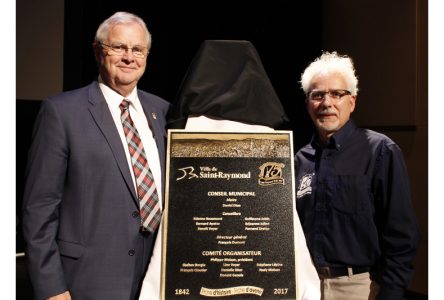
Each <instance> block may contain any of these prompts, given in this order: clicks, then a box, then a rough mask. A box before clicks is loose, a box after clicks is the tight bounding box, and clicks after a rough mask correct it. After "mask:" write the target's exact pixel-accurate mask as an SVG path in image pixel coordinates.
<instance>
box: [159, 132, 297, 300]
mask: <svg viewBox="0 0 444 300" xmlns="http://www.w3.org/2000/svg"><path fill="white" fill-rule="evenodd" d="M167 155H168V157H167V183H166V195H165V212H164V213H165V215H164V226H163V230H164V231H163V252H162V299H208V298H218V299H225V298H227V299H256V298H257V299H296V294H297V284H296V280H297V276H296V266H295V261H296V259H295V257H296V253H295V247H294V245H295V234H294V232H295V230H294V214H295V211H296V210H295V201H294V182H293V172H294V171H293V148H292V133H291V132H290V131H274V132H269V133H206V132H205V133H204V132H190V131H184V130H169V132H168V149H167Z"/></svg>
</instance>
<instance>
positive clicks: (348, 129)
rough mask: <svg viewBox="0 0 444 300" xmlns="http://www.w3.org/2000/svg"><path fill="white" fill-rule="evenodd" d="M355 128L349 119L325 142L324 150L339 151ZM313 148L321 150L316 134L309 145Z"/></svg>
mask: <svg viewBox="0 0 444 300" xmlns="http://www.w3.org/2000/svg"><path fill="white" fill-rule="evenodd" d="M356 128H357V126H356V124H355V123H354V122H353V121H352V120H351V119H350V120H348V121H347V123H345V124H344V126H342V128H341V129H339V130H338V131H337V132H335V133H334V134H333V135H332V136H331V137H330V138H329V139H328V142H327V146H325V148H335V149H336V150H340V149H341V147H342V145H344V144H345V142H346V141H347V139H348V137H349V136H350V135H351V134H352V132H353V131H355V130H356ZM310 144H311V145H312V147H313V148H322V147H321V143H320V142H319V135H318V133H317V132H316V133H315V134H314V135H313V137H312V139H311V143H310Z"/></svg>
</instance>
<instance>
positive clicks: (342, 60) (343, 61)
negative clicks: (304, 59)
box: [300, 51, 358, 96]
mask: <svg viewBox="0 0 444 300" xmlns="http://www.w3.org/2000/svg"><path fill="white" fill-rule="evenodd" d="M321 73H339V74H340V75H342V77H343V78H344V79H345V81H346V83H347V88H348V90H349V91H350V92H351V94H352V96H356V95H357V94H358V78H357V77H356V75H355V67H354V66H353V61H352V59H351V58H350V57H348V56H347V55H338V53H336V51H334V52H331V53H330V52H323V53H322V55H321V56H320V57H318V58H316V59H315V60H314V61H313V62H312V63H311V64H310V65H309V66H308V67H307V68H306V69H305V70H304V73H302V75H301V81H300V83H301V87H302V89H303V90H304V93H305V94H307V93H309V92H310V91H309V89H310V85H311V84H312V80H313V78H314V77H315V76H317V75H319V74H321Z"/></svg>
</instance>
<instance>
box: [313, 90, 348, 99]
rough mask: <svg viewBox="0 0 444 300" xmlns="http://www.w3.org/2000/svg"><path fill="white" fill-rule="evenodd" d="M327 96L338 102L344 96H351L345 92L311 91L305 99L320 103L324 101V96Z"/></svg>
mask: <svg viewBox="0 0 444 300" xmlns="http://www.w3.org/2000/svg"><path fill="white" fill-rule="evenodd" d="M326 94H328V96H330V98H331V99H334V100H339V99H341V98H342V97H344V96H348V95H351V92H350V91H347V90H328V91H316V90H315V91H311V92H310V93H308V95H307V98H308V99H309V100H312V101H322V100H324V99H325V95H326Z"/></svg>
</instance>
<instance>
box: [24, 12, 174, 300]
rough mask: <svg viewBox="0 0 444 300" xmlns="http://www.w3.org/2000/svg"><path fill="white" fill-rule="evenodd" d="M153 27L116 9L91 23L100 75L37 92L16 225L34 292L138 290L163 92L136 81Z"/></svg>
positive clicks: (154, 190) (121, 294) (157, 182)
mask: <svg viewBox="0 0 444 300" xmlns="http://www.w3.org/2000/svg"><path fill="white" fill-rule="evenodd" d="M150 46H151V36H150V33H149V31H148V29H147V27H146V25H145V23H144V21H143V20H142V19H140V18H139V17H137V16H135V15H133V14H129V13H125V12H118V13H116V14H114V15H113V16H111V17H110V18H108V19H107V20H105V21H104V22H103V23H102V24H101V25H100V26H99V28H98V30H97V33H96V37H95V42H94V44H93V49H94V53H95V57H96V59H97V62H98V65H99V73H100V75H99V79H98V81H95V82H93V83H91V84H90V85H88V86H86V87H83V88H81V89H78V90H74V91H70V92H65V93H62V94H60V95H57V96H54V97H50V98H49V99H47V100H45V101H43V104H42V108H41V111H40V113H39V116H38V118H37V121H36V125H35V130H34V134H33V142H32V146H31V149H30V153H29V161H28V169H27V182H26V187H25V196H24V211H23V230H24V236H25V239H26V254H27V257H28V262H29V272H30V277H31V280H32V284H33V288H34V292H35V295H36V298H37V299H107V300H112V299H116V300H117V299H118V300H122V299H136V298H137V297H138V294H139V290H140V285H141V280H142V277H143V275H144V273H145V271H146V269H147V266H148V264H149V260H150V257H151V252H152V246H153V241H154V239H155V235H156V233H157V230H158V225H159V222H160V218H161V211H162V198H161V197H162V189H163V186H164V182H163V176H162V174H163V172H164V168H165V166H164V161H165V145H164V143H165V136H166V132H165V124H166V121H165V115H166V113H167V110H168V108H169V104H168V102H166V101H165V100H163V99H161V98H159V97H157V96H154V95H152V94H149V93H146V92H143V91H141V90H138V89H137V82H138V80H139V79H140V78H141V76H142V75H143V73H144V72H145V67H146V60H147V56H148V53H149V49H150Z"/></svg>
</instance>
